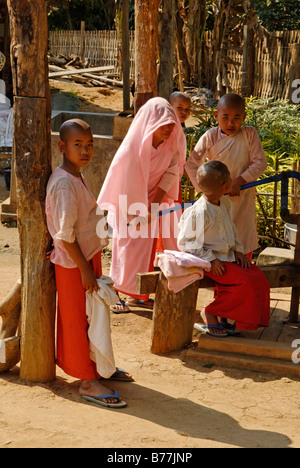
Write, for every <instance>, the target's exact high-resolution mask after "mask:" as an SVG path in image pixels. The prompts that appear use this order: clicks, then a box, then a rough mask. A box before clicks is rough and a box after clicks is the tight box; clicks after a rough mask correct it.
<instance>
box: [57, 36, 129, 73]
mask: <svg viewBox="0 0 300 468" xmlns="http://www.w3.org/2000/svg"><path fill="white" fill-rule="evenodd" d="M81 46H82V33H81V31H50V33H49V52H50V53H51V54H53V55H55V56H59V55H63V56H66V57H71V56H80V54H81ZM83 48H84V60H87V61H88V66H90V67H102V66H108V65H111V66H114V67H115V69H114V72H113V73H112V74H113V75H115V76H117V77H119V78H121V76H122V67H121V40H120V39H119V38H118V34H117V31H85V32H84V47H83ZM134 73H135V72H134V31H130V78H132V79H133V78H134Z"/></svg>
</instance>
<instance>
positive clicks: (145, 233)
mask: <svg viewBox="0 0 300 468" xmlns="http://www.w3.org/2000/svg"><path fill="white" fill-rule="evenodd" d="M167 124H175V128H174V130H173V132H172V134H171V136H170V137H169V138H168V140H166V141H165V142H164V143H162V144H161V145H160V146H159V147H158V148H157V149H155V148H153V146H152V138H153V133H154V132H155V131H156V130H157V129H158V128H159V127H161V126H163V125H167ZM185 155H186V140H185V135H184V133H183V130H182V127H181V125H180V122H179V120H178V118H177V116H176V114H175V112H174V110H173V108H172V107H171V105H170V104H169V103H168V101H166V100H165V99H163V98H153V99H150V100H149V101H148V102H147V103H146V104H145V105H144V106H143V107H142V108H141V109H140V110H139V112H138V113H137V115H136V117H135V119H134V121H133V122H132V124H131V127H130V129H129V131H128V133H127V135H126V137H125V138H124V140H123V142H122V144H121V146H120V148H119V150H118V151H117V153H116V155H115V157H114V160H113V162H112V164H111V167H110V169H109V171H108V174H107V176H106V179H105V181H104V184H103V187H102V189H101V192H100V194H99V197H98V204H99V206H100V208H101V209H103V210H107V211H108V212H109V214H108V222H109V224H110V225H111V226H112V227H113V246H112V265H111V271H110V276H111V277H112V279H113V281H114V283H115V288H116V289H117V290H118V291H121V292H123V293H126V294H129V295H130V296H133V297H138V298H141V299H143V298H146V297H144V296H139V295H137V294H136V274H137V273H139V272H141V273H143V272H148V271H151V270H152V269H153V260H154V257H153V253H154V250H155V245H156V239H157V237H158V218H157V217H156V212H157V211H158V210H159V209H160V207H158V206H157V207H155V212H154V215H153V217H152V222H151V224H150V225H148V223H147V215H148V210H149V211H150V210H151V202H152V200H153V199H154V197H155V195H156V191H157V189H158V188H161V189H162V190H164V191H165V192H167V195H166V197H165V199H164V200H163V202H164V206H163V208H166V206H165V203H168V204H172V203H174V200H177V199H178V192H179V174H180V167H181V166H182V165H183V164H184V162H185ZM120 197H121V198H120ZM137 215H139V219H140V220H141V221H142V228H141V230H140V231H137V229H136V227H135V225H134V219H135V218H136V217H137ZM128 223H133V225H131V224H130V225H128Z"/></svg>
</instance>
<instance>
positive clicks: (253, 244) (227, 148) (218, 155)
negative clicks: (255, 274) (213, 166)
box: [185, 94, 267, 255]
mask: <svg viewBox="0 0 300 468" xmlns="http://www.w3.org/2000/svg"><path fill="white" fill-rule="evenodd" d="M215 118H216V120H217V122H218V124H219V126H218V127H216V128H212V129H210V130H208V131H207V132H206V133H205V134H204V135H203V136H202V137H201V138H200V140H199V141H198V143H197V145H196V147H195V149H194V151H193V152H192V153H191V156H190V157H189V159H188V161H187V163H186V165H185V170H186V172H187V174H188V176H189V178H190V180H191V181H192V183H193V185H194V187H195V189H196V190H197V191H198V192H200V190H201V189H200V187H199V184H198V183H197V170H198V167H199V166H201V165H202V164H204V162H205V161H206V159H207V160H218V161H222V162H223V163H224V164H226V166H227V167H228V169H229V172H230V175H231V179H232V187H231V190H230V192H229V197H230V199H231V200H232V202H233V204H234V216H233V219H234V222H235V224H236V227H237V230H238V235H239V240H240V241H241V242H242V244H243V246H244V251H245V253H246V254H249V255H251V253H252V251H253V250H255V249H256V248H257V247H258V236H257V225H256V208H255V188H251V189H247V190H244V191H241V190H240V189H241V186H242V185H244V184H246V183H249V182H253V181H254V180H256V179H257V178H258V177H259V176H260V175H261V174H262V173H263V172H264V171H265V169H266V167H267V161H266V156H265V153H264V151H263V148H262V145H261V142H260V140H259V136H258V134H257V132H256V130H255V129H254V128H253V127H250V126H244V127H242V124H243V122H244V120H245V118H246V112H245V101H244V99H243V98H241V97H240V96H238V95H237V94H225V95H224V96H222V98H221V99H220V100H219V103H218V106H217V110H216V111H215Z"/></svg>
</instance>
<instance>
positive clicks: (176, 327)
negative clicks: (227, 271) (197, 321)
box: [151, 273, 199, 354]
mask: <svg viewBox="0 0 300 468" xmlns="http://www.w3.org/2000/svg"><path fill="white" fill-rule="evenodd" d="M198 288H199V282H198V281H195V282H194V283H193V284H191V285H190V286H188V287H187V288H185V289H183V290H182V291H179V292H178V293H177V294H175V293H174V292H172V291H170V290H169V289H168V282H167V279H166V278H165V276H164V275H163V273H160V281H159V282H158V286H157V289H156V294H155V302H154V310H153V322H152V326H153V328H152V346H151V352H152V353H154V354H161V353H168V352H171V351H177V350H179V349H182V348H184V347H185V346H187V345H189V344H190V343H191V342H192V337H193V327H194V317H195V311H196V304H197V295H198Z"/></svg>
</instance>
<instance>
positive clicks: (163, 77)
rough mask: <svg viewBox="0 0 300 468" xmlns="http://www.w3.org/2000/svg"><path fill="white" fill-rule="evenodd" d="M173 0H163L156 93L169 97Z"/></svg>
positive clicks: (171, 81) (171, 82)
mask: <svg viewBox="0 0 300 468" xmlns="http://www.w3.org/2000/svg"><path fill="white" fill-rule="evenodd" d="M174 51H175V0H163V12H162V31H161V45H160V65H159V75H158V95H159V96H161V97H164V98H165V99H169V97H170V95H171V94H172V91H173V73H174Z"/></svg>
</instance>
